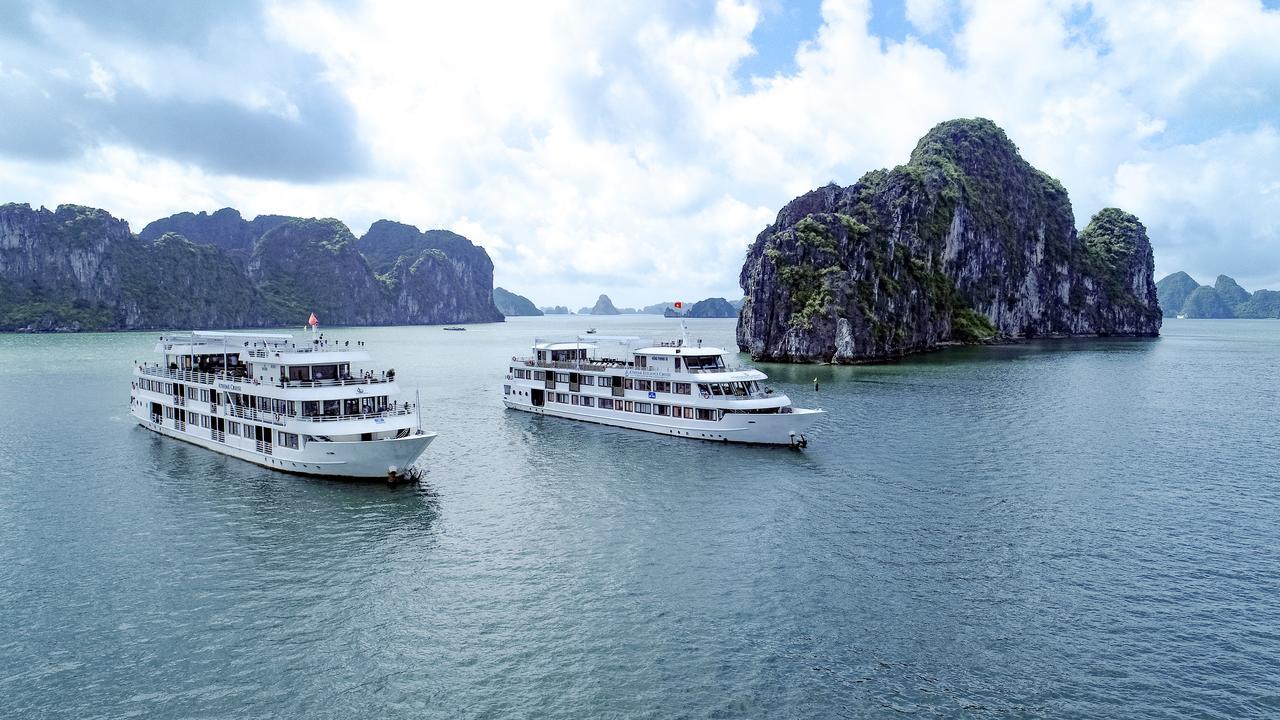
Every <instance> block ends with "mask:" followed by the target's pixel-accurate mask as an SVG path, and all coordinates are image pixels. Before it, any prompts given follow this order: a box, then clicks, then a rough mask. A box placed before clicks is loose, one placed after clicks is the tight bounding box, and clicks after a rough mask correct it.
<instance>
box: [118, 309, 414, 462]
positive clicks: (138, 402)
mask: <svg viewBox="0 0 1280 720" xmlns="http://www.w3.org/2000/svg"><path fill="white" fill-rule="evenodd" d="M322 337H323V336H322ZM155 351H156V353H158V354H159V355H160V356H161V358H162V360H161V361H159V362H152V363H141V364H138V365H136V366H134V368H133V382H132V391H131V392H130V403H129V404H130V413H131V414H132V415H133V416H134V418H135V419H136V420H137V422H138V424H139V425H141V426H143V427H144V428H147V429H148V430H152V431H154V432H157V433H159V434H161V435H165V436H167V437H172V438H177V439H179V440H185V441H186V442H189V443H192V444H194V445H199V446H200V447H203V448H207V449H209V450H213V451H214V452H220V453H222V454H224V455H230V456H232V457H236V458H240V459H241V460H248V461H249V462H253V463H257V464H259V465H263V466H265V467H269V468H274V469H276V470H284V471H285V472H292V473H299V474H306V475H330V476H337V477H352V478H388V479H391V478H395V477H397V476H398V475H399V474H403V473H404V472H405V471H406V470H408V469H409V467H410V466H411V465H412V464H413V462H414V461H415V460H417V459H418V457H419V456H420V455H422V453H423V452H424V451H425V450H426V449H427V446H428V445H430V444H431V441H432V440H434V439H435V437H436V434H435V433H433V432H424V431H423V430H422V413H421V410H420V408H419V405H418V403H416V402H415V403H405V402H400V401H398V400H396V399H395V397H396V396H397V395H399V393H400V387H399V385H397V384H396V375H395V370H386V371H380V372H375V371H373V370H360V369H357V368H356V367H355V366H354V365H353V363H356V362H360V361H364V360H368V359H369V354H368V352H366V351H365V349H364V343H361V342H355V341H345V342H341V343H339V342H336V341H333V340H321V339H319V338H313V339H310V340H309V341H301V342H294V340H293V336H292V335H272V334H263V333H229V332H189V333H174V334H167V335H161V336H160V341H159V342H157V343H156V346H155Z"/></svg>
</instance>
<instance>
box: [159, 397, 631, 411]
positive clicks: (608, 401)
mask: <svg viewBox="0 0 1280 720" xmlns="http://www.w3.org/2000/svg"><path fill="white" fill-rule="evenodd" d="M165 409H166V410H168V408H165ZM600 409H601V410H612V409H613V398H600Z"/></svg>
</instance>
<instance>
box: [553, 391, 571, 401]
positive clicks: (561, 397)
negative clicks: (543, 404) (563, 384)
mask: <svg viewBox="0 0 1280 720" xmlns="http://www.w3.org/2000/svg"><path fill="white" fill-rule="evenodd" d="M556 402H558V403H568V402H569V396H568V395H567V394H565V393H556Z"/></svg>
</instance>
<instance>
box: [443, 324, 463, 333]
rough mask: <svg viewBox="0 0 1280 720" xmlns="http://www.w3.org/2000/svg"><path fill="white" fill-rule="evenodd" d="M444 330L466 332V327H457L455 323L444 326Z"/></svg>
mask: <svg viewBox="0 0 1280 720" xmlns="http://www.w3.org/2000/svg"><path fill="white" fill-rule="evenodd" d="M445 330H452V331H454V332H466V331H467V329H466V328H464V327H458V326H457V325H450V326H449V327H447V328H445Z"/></svg>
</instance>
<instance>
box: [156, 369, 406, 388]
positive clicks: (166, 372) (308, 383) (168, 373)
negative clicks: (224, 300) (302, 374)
mask: <svg viewBox="0 0 1280 720" xmlns="http://www.w3.org/2000/svg"><path fill="white" fill-rule="evenodd" d="M139 369H140V370H141V372H142V374H143V375H150V376H152V377H159V378H165V379H166V380H182V381H185V382H194V383H200V384H202V385H213V384H215V383H217V382H218V381H219V380H222V381H227V382H234V383H243V384H245V385H259V386H262V385H265V386H267V387H278V388H311V387H340V386H345V385H377V384H380V383H389V382H395V380H396V378H395V375H391V376H386V375H379V376H374V375H361V376H360V377H346V378H334V379H332V380H279V379H272V380H256V379H254V378H251V377H248V376H246V375H237V374H235V373H227V372H213V373H206V372H197V371H195V370H181V369H178V370H175V369H172V368H166V367H161V366H159V365H140V366H139Z"/></svg>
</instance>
